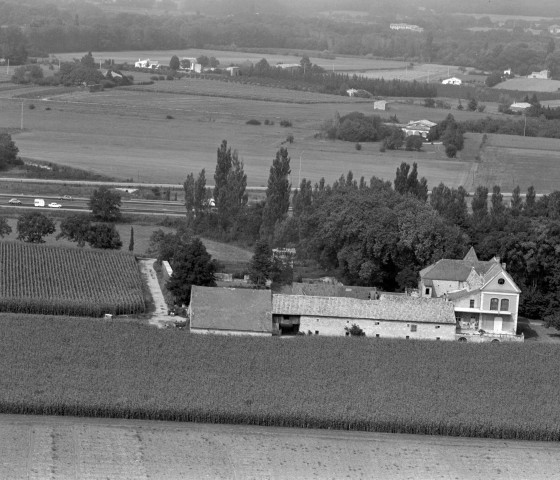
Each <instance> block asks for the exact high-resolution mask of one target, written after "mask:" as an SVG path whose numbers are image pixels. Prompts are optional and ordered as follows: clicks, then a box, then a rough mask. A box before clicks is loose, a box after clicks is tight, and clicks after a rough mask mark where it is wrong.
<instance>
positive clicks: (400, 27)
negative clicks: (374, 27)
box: [389, 23, 424, 33]
mask: <svg viewBox="0 0 560 480" xmlns="http://www.w3.org/2000/svg"><path fill="white" fill-rule="evenodd" d="M389 28H390V29H391V30H410V31H411V32H417V33H420V32H423V31H424V29H423V28H422V27H419V26H418V25H410V24H408V23H391V24H390V25H389Z"/></svg>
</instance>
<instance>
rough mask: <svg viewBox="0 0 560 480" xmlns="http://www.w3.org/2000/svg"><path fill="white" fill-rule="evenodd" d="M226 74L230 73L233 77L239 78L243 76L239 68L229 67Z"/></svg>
mask: <svg viewBox="0 0 560 480" xmlns="http://www.w3.org/2000/svg"><path fill="white" fill-rule="evenodd" d="M226 72H228V73H229V74H230V76H231V77H237V76H239V75H241V71H240V69H239V67H227V68H226Z"/></svg>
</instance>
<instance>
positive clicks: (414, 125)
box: [401, 120, 437, 138]
mask: <svg viewBox="0 0 560 480" xmlns="http://www.w3.org/2000/svg"><path fill="white" fill-rule="evenodd" d="M436 125H437V123H434V122H430V121H429V120H417V121H415V122H410V123H408V124H407V125H405V126H404V127H401V128H402V131H403V132H404V134H405V135H406V136H407V137H408V136H411V135H419V136H420V137H422V138H428V134H429V133H430V129H431V128H432V127H435V126H436Z"/></svg>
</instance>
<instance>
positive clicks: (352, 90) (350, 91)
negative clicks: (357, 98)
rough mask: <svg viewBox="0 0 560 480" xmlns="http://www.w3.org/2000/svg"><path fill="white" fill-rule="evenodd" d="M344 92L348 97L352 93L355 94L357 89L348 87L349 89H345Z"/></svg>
mask: <svg viewBox="0 0 560 480" xmlns="http://www.w3.org/2000/svg"><path fill="white" fill-rule="evenodd" d="M346 93H347V94H348V96H349V97H353V96H354V95H356V93H358V90H357V89H355V88H350V89H349V90H346Z"/></svg>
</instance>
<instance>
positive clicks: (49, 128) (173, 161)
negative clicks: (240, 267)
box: [0, 80, 471, 186]
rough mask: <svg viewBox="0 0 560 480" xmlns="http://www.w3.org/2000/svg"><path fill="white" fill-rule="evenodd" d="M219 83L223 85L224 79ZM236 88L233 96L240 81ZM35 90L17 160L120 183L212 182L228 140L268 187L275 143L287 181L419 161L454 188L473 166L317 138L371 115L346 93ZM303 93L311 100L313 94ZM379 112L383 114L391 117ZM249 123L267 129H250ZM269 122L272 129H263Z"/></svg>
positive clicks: (369, 172)
mask: <svg viewBox="0 0 560 480" xmlns="http://www.w3.org/2000/svg"><path fill="white" fill-rule="evenodd" d="M180 82H182V81H177V84H178V85H179V86H180ZM185 82H186V80H185ZM189 82H190V80H189ZM197 82H203V81H202V80H197ZM173 83H175V82H173ZM210 83H211V84H212V85H215V84H214V82H210ZM220 83H221V82H220ZM223 86H224V89H227V88H229V84H227V83H223ZM245 87H247V89H253V90H255V91H256V90H258V89H259V88H260V87H258V86H245ZM198 88H200V87H198ZM233 88H235V89H236V90H238V86H237V85H234V86H233ZM284 92H285V91H282V93H284ZM36 93H37V95H39V97H40V98H38V99H26V100H25V102H26V103H28V104H33V105H35V107H36V108H34V109H33V110H30V109H29V108H24V114H23V117H24V131H23V132H21V133H17V134H14V136H13V138H14V141H15V142H16V144H17V146H18V147H19V149H20V155H21V156H23V157H26V158H31V159H38V160H43V161H50V162H55V163H59V164H63V165H70V166H74V167H78V168H82V169H85V170H89V171H95V172H102V173H104V174H106V175H111V176H114V177H116V178H121V179H126V178H132V179H134V180H135V181H137V180H139V181H148V182H164V183H175V182H177V183H182V182H183V180H184V178H185V177H186V175H187V174H188V173H189V172H191V171H195V172H196V171H200V170H201V169H202V168H205V169H206V171H207V178H209V181H208V183H209V184H211V182H212V177H211V173H210V175H209V174H208V172H213V171H214V169H215V164H216V150H217V148H218V146H219V145H220V143H221V142H222V140H224V139H226V140H228V144H229V145H230V146H231V147H232V148H233V149H237V150H238V152H239V156H240V158H241V159H242V160H243V161H244V164H245V172H246V173H247V176H248V185H249V186H266V181H267V178H268V172H269V168H270V165H271V163H272V159H273V158H274V156H275V154H276V151H277V150H278V149H279V148H280V147H281V146H287V147H288V150H289V152H290V154H291V157H292V183H293V184H296V183H299V179H300V178H309V179H311V180H312V181H313V182H316V181H318V180H319V179H320V178H321V177H323V176H324V177H325V179H326V180H327V182H329V183H330V182H332V181H334V180H335V179H337V178H338V177H339V176H340V175H341V174H343V173H346V172H348V170H352V171H353V173H354V176H356V177H358V178H359V177H360V176H362V175H363V176H365V177H366V178H370V177H371V176H374V175H375V176H378V177H381V178H384V179H386V180H393V178H394V176H395V171H396V168H397V167H398V166H399V165H400V163H401V162H403V161H406V162H409V163H410V162H412V161H416V160H418V161H420V159H422V168H421V170H420V172H421V175H423V176H425V177H426V178H428V181H429V183H430V185H432V184H433V183H439V182H440V181H444V182H445V183H446V184H449V185H452V186H458V185H461V184H462V182H463V181H464V179H465V175H467V174H468V172H469V171H470V168H471V162H470V159H464V160H465V161H462V162H458V161H452V162H450V161H449V160H448V159H447V158H446V157H445V154H444V152H443V151H432V152H430V150H429V148H428V147H426V149H425V150H426V151H425V152H420V153H412V152H405V151H403V150H400V151H395V152H390V153H385V154H383V153H381V152H379V144H378V143H369V144H363V148H362V150H360V151H358V150H356V148H355V145H354V144H353V143H351V142H341V141H336V142H333V141H329V140H323V139H320V138H315V136H316V134H317V132H318V131H319V130H320V127H321V125H322V123H323V122H324V121H326V120H330V119H332V118H334V115H335V113H336V112H339V113H340V114H341V115H344V114H346V113H350V112H352V111H362V112H364V113H367V114H372V113H374V112H373V110H372V108H371V104H368V103H361V102H355V101H354V100H353V99H351V98H350V97H346V99H347V103H342V102H340V99H343V98H345V97H340V98H339V97H334V98H335V101H333V102H328V99H330V98H331V97H330V96H326V95H325V96H324V97H323V98H324V99H325V103H314V104H307V103H284V102H278V101H275V102H269V101H266V100H264V99H263V100H251V99H245V98H228V97H223V96H220V97H216V96H206V95H188V94H185V95H180V94H177V93H160V92H156V93H154V92H151V91H149V89H148V90H142V89H141V88H140V87H138V88H136V87H135V88H134V89H132V90H131V89H127V90H120V89H113V90H106V91H104V92H99V93H95V94H91V93H89V92H86V91H72V92H71V93H68V94H61V95H58V94H57V95H53V96H49V94H48V89H47V90H43V92H36ZM295 93H297V92H295ZM300 93H301V92H300ZM307 94H308V93H306V95H307ZM309 95H310V98H313V99H315V101H316V99H317V95H316V94H309ZM0 106H1V108H2V110H1V111H2V115H1V116H0V128H1V127H4V128H17V126H18V125H19V122H20V115H21V100H14V99H4V100H0ZM406 108H407V110H408V109H409V107H408V106H406ZM412 110H413V111H414V112H415V114H417V115H419V118H425V117H426V116H428V115H429V118H431V119H434V120H436V121H437V120H442V119H443V118H445V116H446V115H447V114H448V113H449V112H448V111H447V110H437V109H430V110H429V111H427V110H428V109H425V108H423V107H421V106H412ZM381 113H382V115H384V116H385V117H387V118H388V117H389V116H390V115H391V114H392V112H391V111H388V112H381ZM168 116H170V117H173V118H168ZM417 118H418V117H416V118H414V119H417ZM250 119H257V120H259V121H261V122H263V124H262V125H247V124H246V122H247V121H248V120H250ZM266 119H269V120H271V121H274V125H264V121H265V120H266ZM281 120H288V121H290V122H291V123H292V127H288V128H285V127H282V126H280V124H279V123H280V121H281ZM408 120H409V119H408V118H407V119H405V120H404V121H408ZM410 120H411V119H410ZM288 135H293V136H294V143H293V144H288V143H286V138H287V136H288ZM300 158H301V170H300ZM300 172H301V173H300Z"/></svg>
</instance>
